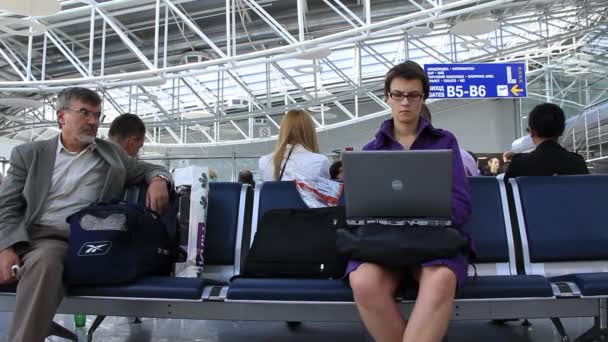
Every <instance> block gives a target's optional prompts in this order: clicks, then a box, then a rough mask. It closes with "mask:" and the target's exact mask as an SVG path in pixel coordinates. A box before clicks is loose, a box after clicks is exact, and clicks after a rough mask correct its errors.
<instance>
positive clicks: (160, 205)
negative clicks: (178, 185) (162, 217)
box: [146, 177, 169, 214]
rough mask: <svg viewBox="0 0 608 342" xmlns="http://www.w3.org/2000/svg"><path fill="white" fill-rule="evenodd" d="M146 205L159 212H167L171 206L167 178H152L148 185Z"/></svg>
mask: <svg viewBox="0 0 608 342" xmlns="http://www.w3.org/2000/svg"><path fill="white" fill-rule="evenodd" d="M146 206H147V207H148V208H150V209H152V210H154V211H156V212H158V213H159V214H164V213H165V211H166V210H167V207H168V206H169V191H168V190H167V181H166V180H164V179H163V178H160V177H156V178H154V179H152V182H151V183H150V185H148V194H147V195H146Z"/></svg>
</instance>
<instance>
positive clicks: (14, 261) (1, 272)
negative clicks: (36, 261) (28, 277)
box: [0, 247, 21, 284]
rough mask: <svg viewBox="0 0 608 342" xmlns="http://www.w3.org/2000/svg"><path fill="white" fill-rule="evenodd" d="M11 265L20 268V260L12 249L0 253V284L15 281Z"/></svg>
mask: <svg viewBox="0 0 608 342" xmlns="http://www.w3.org/2000/svg"><path fill="white" fill-rule="evenodd" d="M13 265H17V266H21V260H20V259H19V256H17V254H16V253H15V250H13V248H12V247H9V248H7V249H5V250H3V251H0V284H10V283H13V282H15V281H16V280H17V277H16V276H17V275H16V274H13V271H12V270H11V268H12V267H13Z"/></svg>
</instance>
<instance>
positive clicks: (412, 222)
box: [346, 218, 452, 227]
mask: <svg viewBox="0 0 608 342" xmlns="http://www.w3.org/2000/svg"><path fill="white" fill-rule="evenodd" d="M370 223H378V224H383V225H388V226H428V227H446V226H451V225H452V221H450V220H442V219H386V218H357V219H347V220H346V224H347V225H349V226H362V225H366V224H370Z"/></svg>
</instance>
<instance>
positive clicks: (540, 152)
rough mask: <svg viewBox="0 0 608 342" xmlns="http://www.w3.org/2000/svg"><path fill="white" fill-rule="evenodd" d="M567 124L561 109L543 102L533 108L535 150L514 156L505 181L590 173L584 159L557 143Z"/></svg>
mask: <svg viewBox="0 0 608 342" xmlns="http://www.w3.org/2000/svg"><path fill="white" fill-rule="evenodd" d="M565 125H566V117H565V115H564V111H563V110H562V109H561V108H560V107H559V106H557V105H555V104H552V103H543V104H540V105H537V106H536V107H534V109H532V111H531V112H530V114H529V115H528V131H529V132H530V137H531V138H532V141H533V142H534V144H535V145H536V149H535V150H534V151H532V152H530V153H521V154H516V155H514V156H513V160H512V161H511V164H510V165H509V167H508V169H507V171H506V172H505V181H506V180H507V179H509V178H514V177H519V176H553V175H578V174H588V173H589V170H588V169H587V164H586V163H585V159H583V157H581V156H580V155H579V154H577V153H573V152H569V151H568V150H566V149H565V148H563V147H562V146H561V145H560V144H559V142H558V139H559V137H560V136H561V135H562V134H563V133H564V128H565Z"/></svg>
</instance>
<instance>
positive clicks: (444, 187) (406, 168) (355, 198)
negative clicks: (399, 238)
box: [342, 150, 452, 220]
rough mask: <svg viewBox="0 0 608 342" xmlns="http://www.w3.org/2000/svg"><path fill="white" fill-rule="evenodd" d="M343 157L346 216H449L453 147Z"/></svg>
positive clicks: (344, 153)
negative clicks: (450, 148) (451, 148)
mask: <svg viewBox="0 0 608 342" xmlns="http://www.w3.org/2000/svg"><path fill="white" fill-rule="evenodd" d="M342 162H343V170H344V195H345V197H346V198H345V200H346V217H347V218H348V219H373V218H377V219H432V220H450V219H451V207H452V201H451V199H452V151H451V150H414V151H357V152H343V153H342Z"/></svg>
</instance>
